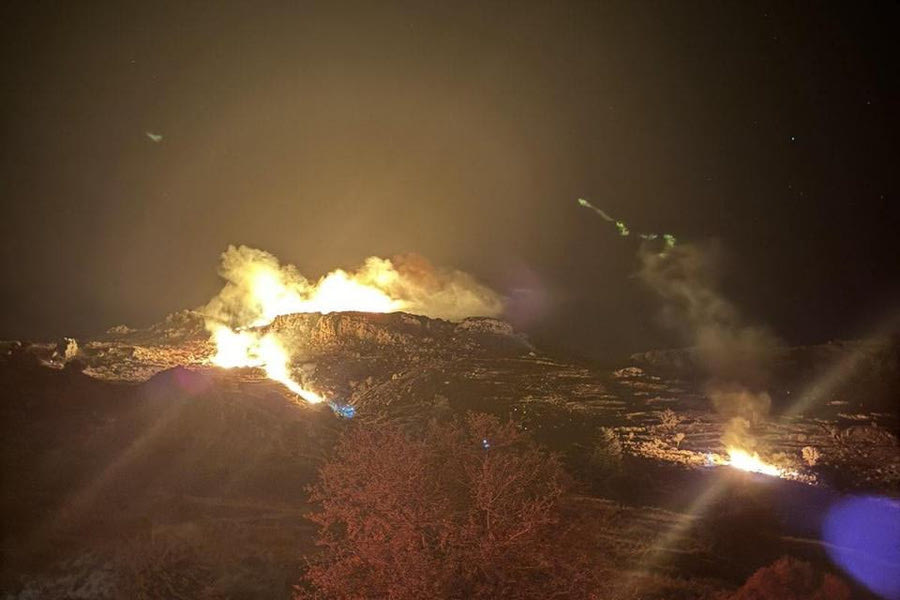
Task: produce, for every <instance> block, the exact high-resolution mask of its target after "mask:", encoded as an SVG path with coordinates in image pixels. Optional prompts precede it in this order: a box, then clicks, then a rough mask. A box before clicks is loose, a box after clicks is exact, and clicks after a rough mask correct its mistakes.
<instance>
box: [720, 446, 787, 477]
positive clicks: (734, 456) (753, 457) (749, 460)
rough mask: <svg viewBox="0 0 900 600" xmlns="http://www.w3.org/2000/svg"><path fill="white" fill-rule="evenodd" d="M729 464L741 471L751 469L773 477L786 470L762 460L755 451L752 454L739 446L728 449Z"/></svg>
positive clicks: (753, 471) (782, 473)
mask: <svg viewBox="0 0 900 600" xmlns="http://www.w3.org/2000/svg"><path fill="white" fill-rule="evenodd" d="M728 464H729V465H730V466H732V467H734V468H735V469H740V470H741V471H749V472H751V473H762V474H763V475H770V476H772V477H782V476H783V475H784V471H783V470H782V469H780V468H778V467H776V466H775V465H770V464H768V463H765V462H763V461H762V459H760V458H759V455H758V454H756V453H755V452H754V453H753V454H750V453H749V452H747V451H746V450H741V449H739V448H729V449H728Z"/></svg>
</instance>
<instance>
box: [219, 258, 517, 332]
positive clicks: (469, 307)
mask: <svg viewBox="0 0 900 600" xmlns="http://www.w3.org/2000/svg"><path fill="white" fill-rule="evenodd" d="M219 274H220V275H221V276H222V278H223V279H225V281H226V282H227V283H226V284H225V287H224V288H222V291H221V292H219V294H218V295H217V296H216V297H215V298H213V299H212V300H211V301H210V302H209V304H207V305H206V307H205V308H204V310H203V312H204V314H206V315H207V316H209V317H210V318H212V319H215V320H217V321H219V322H221V323H226V324H228V325H230V326H232V327H258V326H261V325H267V324H268V323H271V322H272V320H274V319H275V317H277V316H279V315H286V314H291V313H300V312H319V313H329V312H338V311H350V310H353V311H363V312H380V313H384V312H397V311H404V312H409V313H414V314H418V315H424V316H426V317H432V318H437V319H447V320H451V321H458V320H462V319H465V318H466V317H474V316H480V317H493V316H497V315H498V314H500V313H501V312H502V310H503V301H502V299H501V298H500V296H499V295H497V294H496V293H495V292H494V291H492V290H491V289H489V288H487V287H485V286H483V285H481V284H480V283H478V282H477V281H475V279H474V278H473V277H472V276H470V275H468V274H466V273H463V272H461V271H456V270H446V269H436V268H434V267H433V266H432V265H431V264H430V263H428V262H427V261H426V260H425V259H423V258H420V257H415V256H404V257H400V258H398V259H395V260H393V261H392V260H389V259H385V258H378V257H377V256H370V257H369V258H367V259H366V260H365V261H364V262H363V264H362V266H360V268H358V269H357V270H355V271H349V272H348V271H345V270H343V269H336V270H334V271H332V272H330V273H328V274H327V275H324V276H323V277H321V278H319V279H318V280H317V281H315V282H311V281H310V280H308V279H307V278H306V277H304V276H303V275H302V274H301V273H300V272H299V271H298V270H297V268H296V267H294V266H293V265H288V264H286V265H282V264H281V263H280V262H279V260H278V259H277V258H276V257H275V256H273V255H272V254H270V253H268V252H266V251H264V250H257V249H255V248H249V247H247V246H238V247H235V246H229V247H228V249H227V250H226V251H225V252H224V253H223V254H222V265H221V267H220V269H219Z"/></svg>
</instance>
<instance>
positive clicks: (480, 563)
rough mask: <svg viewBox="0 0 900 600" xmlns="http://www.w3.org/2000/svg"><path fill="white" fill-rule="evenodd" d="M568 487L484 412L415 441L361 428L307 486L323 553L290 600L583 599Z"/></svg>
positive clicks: (587, 572)
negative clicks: (563, 506) (564, 502)
mask: <svg viewBox="0 0 900 600" xmlns="http://www.w3.org/2000/svg"><path fill="white" fill-rule="evenodd" d="M566 482H567V478H566V476H565V474H564V472H563V469H562V467H561V465H560V462H559V460H558V459H557V458H556V457H555V456H553V455H550V454H547V453H545V452H543V451H542V450H541V449H539V448H538V447H537V446H536V445H534V444H533V443H532V442H531V441H530V440H529V439H528V438H527V437H526V436H525V435H523V434H522V433H521V432H520V431H519V430H518V429H517V428H516V427H515V426H514V425H512V424H510V423H506V424H502V423H500V422H499V421H498V420H497V419H495V418H493V417H490V416H487V415H470V416H469V417H468V418H467V419H465V420H462V421H455V422H452V423H449V424H444V425H433V426H431V427H430V428H428V429H427V430H426V431H425V432H424V433H422V434H421V435H417V436H409V435H407V434H406V433H404V432H403V431H402V430H401V429H399V428H397V427H393V426H384V425H379V426H377V427H375V426H364V425H363V426H357V427H356V428H355V429H353V430H351V431H350V432H349V433H348V434H346V435H345V436H344V437H343V438H342V439H341V441H340V442H339V444H338V447H337V451H336V454H335V456H334V458H333V459H332V460H331V461H330V462H328V463H327V464H325V465H324V467H323V468H322V469H321V472H320V478H319V481H318V483H317V484H316V485H315V486H314V488H313V491H312V500H313V501H315V502H317V503H319V504H320V505H321V511H320V512H318V513H316V514H315V515H313V517H312V518H313V520H314V521H315V522H316V523H318V524H319V527H320V534H319V544H320V545H321V546H322V547H323V549H324V552H323V555H322V558H321V560H320V561H319V562H317V563H316V564H314V565H312V566H311V567H310V569H309V571H308V573H307V575H306V577H305V578H304V581H303V582H301V585H300V586H298V588H297V598H335V599H351V598H359V599H362V598H392V599H398V600H401V599H406V598H409V599H413V598H415V599H424V598H507V599H512V600H515V599H524V598H547V599H549V598H579V597H584V598H587V597H589V591H590V589H591V588H592V587H593V585H592V582H591V578H592V577H593V574H592V572H593V570H592V569H591V568H590V565H589V563H588V559H587V556H588V554H589V553H588V552H585V551H584V550H583V549H581V546H580V545H579V543H578V536H577V535H576V534H577V532H576V531H575V529H574V528H572V527H569V526H567V524H566V522H565V519H564V518H563V517H562V511H561V510H560V500H561V499H562V497H563V495H564V493H565V491H566Z"/></svg>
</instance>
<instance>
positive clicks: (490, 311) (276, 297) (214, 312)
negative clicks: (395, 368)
mask: <svg viewBox="0 0 900 600" xmlns="http://www.w3.org/2000/svg"><path fill="white" fill-rule="evenodd" d="M219 274H220V275H221V276H222V278H223V279H225V281H226V283H225V286H224V287H223V288H222V290H221V291H220V292H219V293H218V294H217V295H216V296H215V297H214V298H213V299H212V300H210V301H209V303H208V304H207V305H206V306H205V307H204V308H203V309H202V313H203V314H204V316H205V318H206V327H207V329H208V330H209V331H210V333H211V334H212V342H213V343H214V344H215V346H216V353H215V355H214V356H213V357H212V358H211V359H210V362H212V363H213V364H215V365H218V366H221V367H224V368H232V367H259V368H262V369H263V370H264V371H265V372H266V375H267V376H268V377H269V378H271V379H274V380H275V381H278V382H280V383H282V384H284V385H285V386H286V387H288V388H289V389H290V390H291V391H293V392H294V393H296V394H297V395H298V396H300V397H301V398H303V399H304V400H306V401H307V402H310V403H318V402H322V401H323V400H324V399H323V398H322V397H321V396H319V395H318V394H316V393H314V392H312V391H310V390H308V389H306V388H304V387H303V386H302V385H301V384H300V383H298V382H297V381H296V380H295V379H294V377H293V376H292V374H291V363H292V360H291V356H292V352H291V348H292V347H293V343H294V342H296V340H284V339H281V338H280V337H279V336H278V334H277V333H276V332H272V331H268V332H264V331H263V330H262V329H260V328H262V327H264V326H266V325H268V324H269V323H271V322H272V321H273V320H274V319H275V318H276V317H278V316H280V315H286V314H291V313H302V312H318V313H330V312H338V311H361V312H375V313H386V312H396V311H404V312H409V313H414V314H419V315H424V316H428V317H432V318H441V319H448V320H452V321H456V320H462V319H464V318H466V317H472V316H488V317H490V316H496V315H498V314H499V313H500V312H501V311H502V310H503V301H502V299H501V298H500V296H498V295H497V294H496V293H495V292H493V291H492V290H490V289H489V288H487V287H485V286H483V285H481V284H480V283H478V282H477V281H475V279H474V278H472V277H471V276H470V275H468V274H466V273H463V272H461V271H456V270H441V269H436V268H434V267H433V266H432V265H431V264H430V263H428V262H427V261H426V260H425V259H423V258H420V257H415V256H405V257H400V258H398V259H395V260H393V261H392V260H388V259H384V258H378V257H376V256H371V257H369V258H367V259H366V260H365V261H364V262H363V264H362V266H361V267H360V268H359V269H357V270H355V271H345V270H343V269H336V270H334V271H332V272H330V273H328V274H327V275H324V276H322V277H321V278H319V279H318V280H317V281H315V282H311V281H310V280H308V279H307V278H306V277H304V276H303V275H302V274H301V273H300V272H299V271H298V270H297V268H296V267H294V266H293V265H289V264H285V265H282V264H281V263H280V262H279V260H278V259H277V258H276V257H275V256H273V255H272V254H270V253H268V252H266V251H264V250H257V249H255V248H249V247H247V246H237V247H236V246H229V247H228V249H227V250H226V251H225V252H224V253H223V254H222V264H221V267H220V269H219ZM329 404H331V403H330V402H329ZM332 406H333V407H334V405H332ZM342 414H343V413H342Z"/></svg>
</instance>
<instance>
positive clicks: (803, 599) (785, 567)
mask: <svg viewBox="0 0 900 600" xmlns="http://www.w3.org/2000/svg"><path fill="white" fill-rule="evenodd" d="M776 599H777V600H850V588H849V587H847V584H845V583H844V582H843V581H841V580H840V579H839V578H837V577H835V576H834V575H831V574H825V575H824V576H822V575H821V574H819V573H817V572H816V571H815V570H814V569H813V567H812V566H811V565H810V564H809V563H807V562H803V561H801V560H797V559H794V558H790V557H787V556H786V557H784V558H780V559H778V560H777V561H775V562H774V563H772V564H771V565H769V566H768V567H763V568H762V569H760V570H758V571H757V572H756V573H754V574H753V575H751V576H750V577H749V578H748V579H747V582H746V583H744V585H743V587H741V589H739V590H738V591H737V592H735V593H734V594H733V595H732V596H731V597H730V598H729V600H776Z"/></svg>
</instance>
